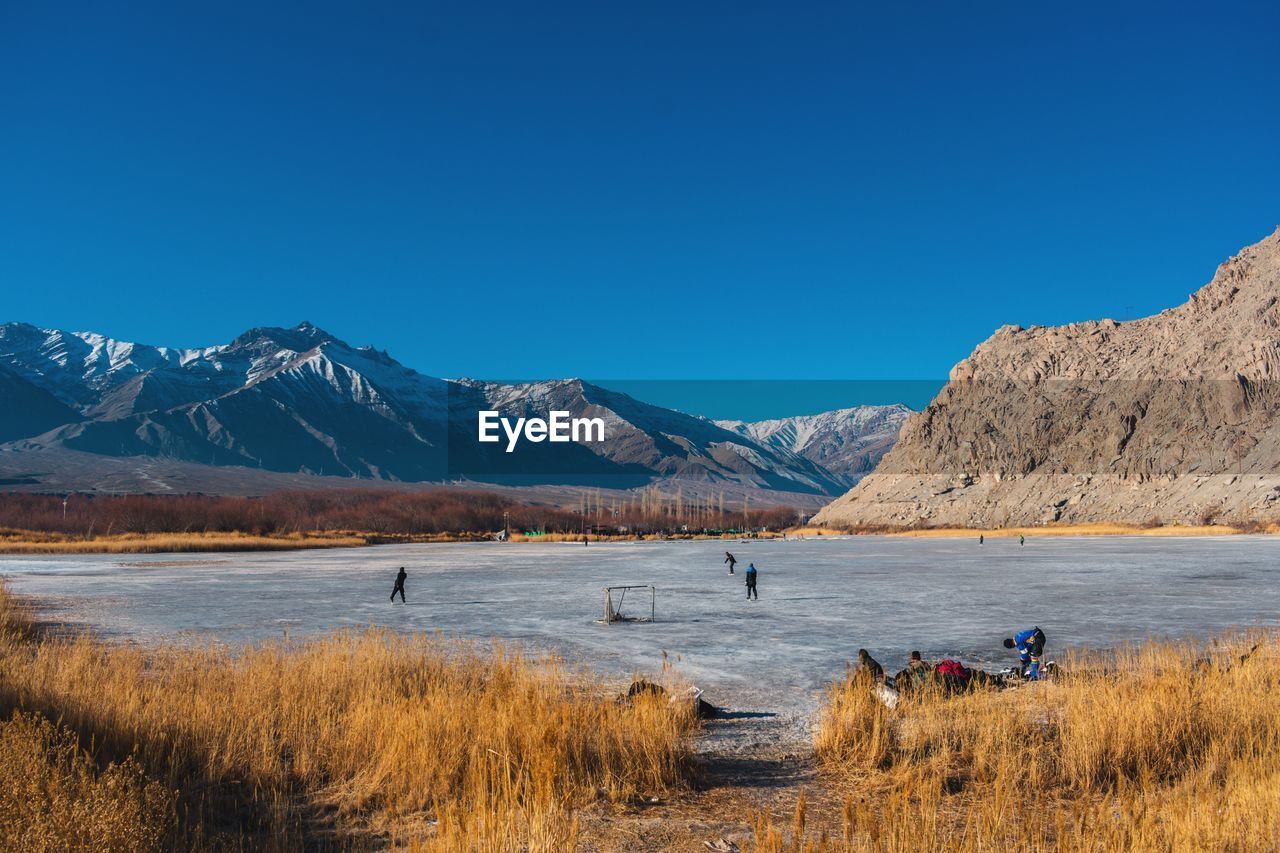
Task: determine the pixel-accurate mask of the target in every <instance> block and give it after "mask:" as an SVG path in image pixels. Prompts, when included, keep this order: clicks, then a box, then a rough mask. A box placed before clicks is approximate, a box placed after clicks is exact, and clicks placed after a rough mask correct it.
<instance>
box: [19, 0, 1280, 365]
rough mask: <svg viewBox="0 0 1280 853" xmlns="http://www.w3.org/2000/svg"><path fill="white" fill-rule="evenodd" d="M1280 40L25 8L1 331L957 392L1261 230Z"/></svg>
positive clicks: (963, 23) (777, 13)
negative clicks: (1035, 332) (1036, 343)
mask: <svg viewBox="0 0 1280 853" xmlns="http://www.w3.org/2000/svg"><path fill="white" fill-rule="evenodd" d="M1122 7H1123V8H1122ZM1278 43H1280V6H1277V4H1275V3H1273V2H1272V3H1256V4H1231V3H1220V4H1212V8H1209V7H1208V5H1207V4H1196V5H1186V6H1185V7H1184V6H1182V5H1181V4H1176V3H1152V4H1139V3H1133V4H1111V3H1109V4H1101V5H1089V4H1077V3H1071V4H1063V3H1059V4H1045V3H1026V2H1016V3H1014V2H1010V3H1000V2H987V3H914V4H901V3H866V4H854V3H848V2H839V3H837V2H832V3H807V4H806V3H777V4H764V3H750V2H746V3H737V2H735V3H689V2H681V3H630V4H622V3H601V2H591V3H582V4H571V3H561V2H545V3H524V2H522V3H515V4H510V5H504V4H468V3H448V4H444V3H406V4H402V5H400V4H394V3H350V4H328V3H320V2H308V3H305V4H297V5H294V6H290V4H286V3H274V2H273V3H243V4H241V3H236V2H225V3H204V4H193V3H172V2H164V3H154V4H151V3H139V2H126V3H123V4H109V3H98V2H95V3H83V4H77V3H39V2H34V0H8V2H4V3H0V109H2V112H0V115H2V116H3V124H2V125H0V127H2V130H0V235H2V239H3V244H4V247H3V250H2V251H0V283H2V284H3V292H4V301H3V308H2V310H0V315H2V316H0V320H9V319H12V320H26V321H29V322H33V323H37V324H40V325H45V326H53V327H62V328H73V329H81V328H91V329H95V330H100V331H103V332H106V333H109V334H112V335H115V336H117V337H122V338H126V339H137V340H143V341H146V342H150V343H165V344H175V345H203V344H211V343H217V342H224V341H227V340H228V339H229V338H231V337H232V336H233V335H235V334H236V333H237V332H239V331H241V330H243V329H245V328H248V327H250V326H255V325H292V324H294V323H296V322H298V321H299V320H302V319H308V320H311V321H312V322H314V323H316V324H318V325H321V326H323V327H325V328H327V329H329V330H330V331H332V332H334V333H335V334H338V335H339V336H341V337H343V338H345V339H347V340H349V341H350V342H351V343H353V344H364V343H372V344H375V345H377V346H379V347H382V348H386V349H387V350H389V351H390V352H391V353H392V354H393V355H395V356H396V357H398V358H399V359H400V360H401V361H403V362H405V363H406V364H409V365H411V366H413V367H415V368H417V369H419V370H422V371H423V372H426V373H430V374H433V375H440V376H457V375H471V376H491V377H511V376H521V377H551V376H564V375H583V376H596V377H613V378H660V379H668V378H675V379H679V378H750V379H775V378H808V379H829V378H840V379H849V378H873V379H902V378H935V377H942V376H945V374H946V371H947V370H948V369H949V368H950V367H951V366H952V365H953V364H954V363H955V362H956V361H957V360H959V359H961V358H963V357H964V356H965V355H966V354H967V353H968V352H969V351H970V350H971V349H972V348H973V347H974V345H975V344H977V343H978V342H979V341H980V340H982V339H983V338H985V337H986V336H987V335H989V334H990V333H991V332H992V331H993V330H994V329H995V328H996V327H998V326H1000V325H1001V324H1003V323H1011V322H1013V323H1021V324H1024V325H1028V324H1032V323H1062V322H1068V321H1072V320H1078V319H1088V318H1097V317H1104V316H1110V317H1115V318H1118V319H1127V318H1131V317H1134V316H1138V315H1142V314H1145V313H1150V312H1154V311H1157V310H1159V309H1161V308H1164V307H1167V306H1170V305H1173V304H1176V303H1179V302H1181V301H1182V300H1183V299H1185V297H1186V295H1187V293H1189V292H1190V291H1191V290H1193V289H1194V288H1196V287H1198V286H1199V285H1200V284H1202V283H1204V282H1205V281H1206V280H1208V278H1209V277H1210V275H1211V274H1212V272H1213V270H1214V267H1215V266H1216V265H1217V264H1218V263H1219V262H1220V261H1221V260H1223V259H1225V258H1226V257H1227V256H1229V255H1230V254H1232V253H1234V252H1235V251H1236V250H1237V249H1239V248H1240V247H1241V246H1243V245H1245V244H1247V243H1251V242H1254V241H1256V240H1258V239H1261V238H1262V237H1263V236H1265V235H1266V234H1268V233H1269V232H1270V231H1271V230H1273V228H1274V227H1275V226H1276V224H1277V223H1280V204H1278V202H1280V156H1277V151H1278V150H1280V148H1278V146H1280V109H1277V104H1278V103H1280V99H1278V96H1277V85H1278V84H1280V83H1278V81H1280V51H1278V50H1277V48H1276V45H1277V44H1278Z"/></svg>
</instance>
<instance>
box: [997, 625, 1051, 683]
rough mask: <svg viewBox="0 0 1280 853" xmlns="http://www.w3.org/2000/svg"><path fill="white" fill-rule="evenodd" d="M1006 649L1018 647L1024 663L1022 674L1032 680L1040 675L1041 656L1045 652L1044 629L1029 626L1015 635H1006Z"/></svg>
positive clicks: (1020, 658) (1020, 657) (1019, 655)
mask: <svg viewBox="0 0 1280 853" xmlns="http://www.w3.org/2000/svg"><path fill="white" fill-rule="evenodd" d="M1004 647H1005V648H1006V649H1017V650H1018V657H1019V660H1020V661H1021V663H1022V667H1021V668H1022V674H1023V675H1024V676H1025V677H1027V678H1030V679H1032V680H1035V679H1038V678H1039V677H1040V657H1041V655H1043V654H1044V631H1041V630H1040V629H1039V628H1028V629H1027V630H1025V631H1021V632H1019V633H1018V634H1017V635H1016V636H1014V637H1006V638H1005V641H1004Z"/></svg>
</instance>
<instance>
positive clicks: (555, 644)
mask: <svg viewBox="0 0 1280 853" xmlns="http://www.w3.org/2000/svg"><path fill="white" fill-rule="evenodd" d="M726 547H727V548H729V549H730V550H732V551H733V552H734V553H735V554H736V556H737V557H738V559H739V565H738V574H737V575H735V576H733V577H729V576H728V575H727V574H726V569H725V566H723V565H722V562H721V561H722V559H723V555H724V550H725V548H726ZM748 562H755V564H756V566H757V567H758V568H759V570H760V585H759V592H760V600H759V601H758V602H755V601H753V602H748V601H747V600H746V597H745V587H744V585H743V580H742V570H743V569H745V568H746V564H747V563H748ZM1278 564H1280V538H1278V537H1255V536H1230V537H1207V538H1159V537H1112V538H1102V537H1098V538H1087V537H1081V538H1048V537H1046V538H1043V539H1036V538H1030V539H1028V540H1027V544H1026V545H1025V546H1019V545H1018V543H1017V540H1016V539H991V540H988V541H987V543H986V545H984V546H981V547H979V546H978V544H977V541H976V539H972V538H965V539H908V538H888V537H856V538H847V539H816V540H814V539H811V540H804V541H797V540H790V541H753V542H741V543H739V542H733V543H729V542H717V541H705V542H626V543H616V544H593V545H591V546H590V547H583V546H582V545H570V544H553V543H542V544H515V543H511V544H501V543H482V544H460V545H405V546H384V547H378V548H366V549H354V550H332V551H300V552H285V553H278V552H276V553H246V554H212V555H123V556H122V555H76V556H68V557H0V573H3V575H5V576H6V577H7V578H8V579H9V582H10V584H11V585H12V587H13V588H14V589H15V590H16V591H17V592H19V593H25V594H30V595H34V596H39V597H40V598H41V599H42V600H43V602H44V604H45V605H47V608H46V614H47V615H48V616H49V617H50V618H51V619H53V620H54V621H58V622H63V623H66V624H69V625H84V626H90V627H92V628H93V629H95V630H96V631H98V632H100V633H102V634H104V635H106V636H110V637H120V638H128V639H133V640H137V641H139V642H143V643H146V642H151V641H156V640H160V639H175V638H176V639H184V640H188V641H190V640H195V641H199V642H204V641H207V640H209V639H216V640H219V641H224V642H228V643H243V642H246V641H254V640H265V639H273V638H278V637H280V636H281V634H282V633H283V632H284V631H285V630H286V628H287V630H288V631H289V633H290V635H291V636H292V637H300V636H303V635H306V634H309V633H315V632H322V631H328V630H331V629H334V628H344V627H360V626H364V625H371V624H372V625H383V626H388V627H392V628H396V629H402V630H424V631H437V630H439V631H443V632H445V633H446V634H450V635H457V636H464V637H476V638H489V637H496V638H500V639H503V640H514V641H519V642H520V643H522V644H524V645H525V647H527V648H530V649H533V650H547V649H550V650H555V651H557V652H560V653H561V654H563V655H564V656H565V657H566V658H567V659H569V660H570V661H574V662H580V663H583V664H587V665H590V666H592V667H594V668H596V669H598V670H601V671H603V672H604V673H606V674H608V675H610V676H617V677H619V678H622V677H625V676H627V675H629V674H631V673H634V672H656V671H657V670H658V669H659V668H660V666H661V660H662V653H663V652H664V651H665V652H667V653H668V655H669V656H670V659H671V660H672V661H675V662H677V664H678V666H679V668H680V671H681V672H683V673H684V674H685V675H686V676H688V677H689V678H690V679H691V680H693V681H694V682H695V683H697V684H698V685H699V686H701V687H703V688H704V689H705V690H706V691H707V695H708V698H709V699H711V700H712V701H713V702H717V703H721V704H729V705H732V706H734V707H737V708H743V709H749V710H761V711H765V710H768V711H778V712H780V713H781V714H783V715H794V716H796V717H797V718H799V717H802V716H803V715H804V713H805V712H807V710H809V709H811V708H812V707H813V704H814V695H815V691H817V690H818V689H820V688H822V687H823V686H825V685H826V684H827V683H828V682H829V681H830V679H831V678H832V677H833V676H835V675H838V674H840V673H842V672H843V671H844V666H845V662H846V661H848V660H850V659H851V658H852V657H854V655H855V654H856V651H857V649H858V648H859V647H860V646H865V647H866V648H868V649H869V650H870V651H871V653H872V654H873V655H875V657H876V658H877V659H879V660H880V661H881V663H883V664H884V665H885V668H886V669H888V670H890V671H895V670H897V669H898V668H900V667H901V666H902V665H903V664H904V662H905V660H906V656H907V653H908V652H909V651H910V650H911V649H920V650H921V651H922V652H923V653H924V655H925V657H926V659H928V658H938V657H941V656H944V655H945V656H948V657H956V658H959V659H961V660H964V661H965V662H967V663H979V664H986V665H988V666H993V665H1003V664H1004V663H1007V662H1008V661H1010V660H1011V659H1012V655H1011V654H1009V653H1006V652H1005V650H1004V649H1003V648H1002V647H1001V645H1000V641H1001V639H1002V638H1004V637H1006V636H1009V635H1011V634H1012V633H1013V632H1014V631H1015V630H1017V629H1020V628H1024V627H1029V626H1031V625H1039V626H1041V627H1042V628H1043V629H1044V631H1045V633H1046V634H1047V635H1048V649H1049V652H1050V656H1054V655H1056V654H1060V653H1061V652H1062V650H1063V649H1065V648H1068V647H1070V648H1080V647H1084V646H1089V647H1093V648H1103V647H1107V646H1113V645H1116V644H1118V643H1122V642H1125V641H1140V640H1143V639H1145V638H1147V637H1149V636H1174V637H1176V636H1183V635H1188V634H1195V635H1202V634H1205V633H1209V632H1218V631H1222V630H1224V629H1227V628H1232V627H1240V628H1246V627H1253V626H1273V625H1276V624H1278V623H1280V589H1277V585H1276V583H1275V582H1274V581H1275V578H1276V574H1277V573H1276V566H1277V565H1278ZM402 565H403V566H406V567H407V569H408V572H409V580H408V583H407V591H408V604H407V605H401V604H399V603H398V601H397V603H396V604H394V605H393V604H391V603H390V602H389V601H388V595H389V594H390V591H391V585H392V580H393V578H394V576H395V573H396V569H397V568H398V567H399V566H402ZM619 584H653V585H655V586H656V587H657V588H658V590H657V616H658V621H656V622H655V623H653V624H614V625H601V624H597V623H596V622H595V621H594V620H596V619H598V618H599V617H600V616H601V614H602V609H603V606H602V598H603V596H602V592H601V590H602V588H603V587H604V586H611V585H619Z"/></svg>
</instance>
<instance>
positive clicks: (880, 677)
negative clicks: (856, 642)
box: [858, 649, 884, 684]
mask: <svg viewBox="0 0 1280 853" xmlns="http://www.w3.org/2000/svg"><path fill="white" fill-rule="evenodd" d="M858 664H859V667H858V672H865V673H866V674H867V675H868V676H870V678H871V681H872V682H873V683H874V684H882V683H884V667H882V666H881V665H880V663H879V662H878V661H877V660H876V659H875V658H873V657H872V656H871V653H870V652H868V651H867V650H866V649H858Z"/></svg>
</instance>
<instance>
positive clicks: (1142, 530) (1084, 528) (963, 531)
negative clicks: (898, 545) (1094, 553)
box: [892, 521, 1272, 539]
mask: <svg viewBox="0 0 1280 853" xmlns="http://www.w3.org/2000/svg"><path fill="white" fill-rule="evenodd" d="M1242 532H1254V533H1261V532H1272V531H1271V530H1266V531H1264V530H1261V529H1256V528H1251V529H1249V530H1248V531H1245V530H1244V529H1242V528H1240V527H1233V526H1231V525H1227V524H1203V525H1191V524H1162V525H1150V526H1141V527H1139V526H1135V525H1130V524H1111V523H1106V522H1100V521H1099V522H1088V523H1085V524H1046V525H1040V526H1035V527H998V528H992V529H990V530H984V529H981V528H974V529H968V528H961V527H928V528H921V529H917V530H895V531H892V535H894V536H917V537H926V538H928V537H935V536H938V537H943V536H966V537H971V536H977V535H978V534H982V535H984V536H986V537H987V538H988V539H991V538H998V537H1002V536H1003V537H1010V536H1026V537H1028V538H1030V537H1032V536H1227V535H1232V534H1236V533H1242Z"/></svg>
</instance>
